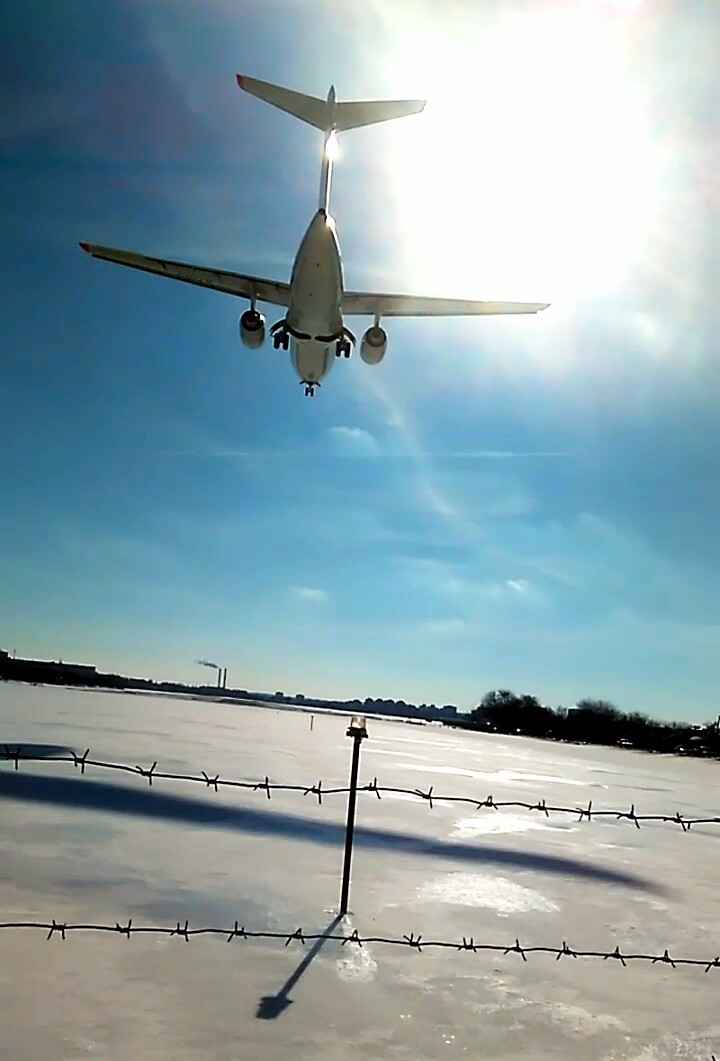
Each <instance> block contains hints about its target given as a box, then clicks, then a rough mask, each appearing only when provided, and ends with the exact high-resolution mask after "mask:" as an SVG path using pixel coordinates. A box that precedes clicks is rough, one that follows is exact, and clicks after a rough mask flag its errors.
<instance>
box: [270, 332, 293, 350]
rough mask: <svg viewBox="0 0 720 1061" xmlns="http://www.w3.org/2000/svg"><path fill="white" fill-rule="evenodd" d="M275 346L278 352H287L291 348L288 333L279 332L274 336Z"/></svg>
mask: <svg viewBox="0 0 720 1061" xmlns="http://www.w3.org/2000/svg"><path fill="white" fill-rule="evenodd" d="M273 346H274V347H275V349H276V350H280V349H281V348H282V349H283V350H287V349H288V347H289V346H290V336H289V334H288V333H287V332H283V331H279V332H275V334H274V335H273Z"/></svg>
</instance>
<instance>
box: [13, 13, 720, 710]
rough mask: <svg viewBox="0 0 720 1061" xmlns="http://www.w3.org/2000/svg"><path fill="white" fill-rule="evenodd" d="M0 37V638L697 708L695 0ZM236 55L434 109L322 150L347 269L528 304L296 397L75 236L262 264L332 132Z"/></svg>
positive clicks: (134, 662)
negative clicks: (278, 102)
mask: <svg viewBox="0 0 720 1061" xmlns="http://www.w3.org/2000/svg"><path fill="white" fill-rule="evenodd" d="M0 47H1V48H2V63H0V71H1V72H0V99H1V100H2V107H1V108H0V111H1V113H2V117H1V118H0V182H1V188H2V195H1V197H0V235H1V238H2V251H3V259H4V261H5V263H6V268H5V270H4V283H3V289H2V318H3V342H2V386H1V387H0V452H1V453H2V456H3V459H2V462H0V497H1V498H2V505H1V507H0V585H1V586H2V590H1V597H0V603H1V605H2V606H1V608H0V645H3V646H4V647H6V648H9V649H13V648H15V649H17V651H18V654H27V655H39V656H45V657H54V658H56V657H58V656H60V657H62V658H65V659H76V660H79V661H88V662H93V663H96V664H97V665H98V666H99V667H101V668H103V669H111V670H118V671H121V672H124V673H134V674H144V675H149V676H153V677H172V678H177V679H183V680H189V681H193V680H195V681H199V680H203V679H204V676H205V675H204V672H203V671H202V670H201V669H200V668H198V666H197V665H196V664H195V662H194V661H195V660H196V659H198V658H201V657H206V658H208V657H209V658H211V659H216V660H217V661H218V662H220V663H222V664H224V665H227V666H228V669H229V674H230V681H231V683H232V684H236V685H241V686H245V687H250V688H277V689H285V690H289V691H303V692H306V693H316V694H320V695H328V696H335V695H337V696H353V695H360V696H365V695H377V696H382V695H387V696H398V697H400V696H402V697H405V698H407V699H411V700H417V701H436V702H441V703H445V702H454V703H457V704H458V705H459V706H461V707H463V708H469V707H470V706H472V705H473V704H474V703H475V702H477V700H478V699H479V698H480V697H481V696H482V694H483V693H484V692H485V691H486V690H488V689H491V688H496V687H509V688H513V689H517V690H523V691H529V692H533V693H535V694H536V695H538V696H539V697H540V698H541V699H542V700H543V701H544V702H546V703H551V704H558V703H565V704H568V703H573V702H575V701H576V700H577V699H578V698H580V697H582V696H599V697H607V698H609V699H612V700H614V701H615V702H617V703H618V704H619V705H620V706H621V707H623V708H625V709H628V710H630V709H637V710H642V711H647V712H649V713H651V714H654V715H657V716H660V717H677V718H689V719H700V720H701V719H704V718H710V717H713V716H714V714H715V713H716V711H717V704H716V697H715V687H716V684H717V682H716V679H717V667H718V665H717V663H716V662H715V661H716V660H717V658H719V656H720V653H719V652H718V650H719V649H720V625H718V603H719V595H718V589H719V588H720V587H719V575H718V571H719V570H720V568H719V565H718V561H719V560H720V534H719V533H718V531H719V529H720V527H719V520H718V516H719V515H720V500H719V491H718V488H717V483H718V479H719V476H718V473H719V471H720V461H719V460H718V441H719V434H720V427H719V422H718V415H717V409H718V398H719V397H720V378H719V376H718V367H717V364H718V363H717V334H718V324H719V323H720V320H719V317H720V314H719V313H718V308H717V290H718V280H719V279H720V262H719V260H718V255H719V252H718V247H719V246H720V241H719V240H718V209H719V207H720V184H719V182H718V170H717V165H718V164H717V161H716V160H717V148H718V129H719V127H718V117H717V106H716V90H717V74H716V56H717V54H718V48H719V47H720V11H718V10H717V5H715V4H714V3H712V2H710V0H708V2H707V3H701V2H699V0H686V2H685V3H683V5H682V12H681V13H680V12H679V9H678V5H676V4H672V3H669V2H668V0H644V2H639V0H636V2H634V3H633V2H631V0H624V2H617V3H611V2H610V0H606V2H601V0H567V2H565V3H557V4H555V5H552V4H548V3H542V4H541V3H532V2H529V0H528V2H523V3H521V2H515V3H511V2H506V3H499V2H498V3H490V2H488V3H487V4H484V5H478V4H476V3H474V2H472V3H471V2H470V0H467V2H462V0H448V3H447V4H444V5H442V10H441V11H440V9H439V8H438V5H436V4H430V3H420V2H417V0H414V2H413V3H412V4H410V3H406V2H405V0H398V2H397V3H393V4H387V3H386V2H381V0H372V2H370V3H367V4H364V5H357V4H349V3H345V2H344V0H336V2H335V3H333V4H329V3H328V4H326V5H325V4H310V3H305V2H301V0H272V2H270V0H267V2H263V3H252V2H249V3H239V2H237V0H203V2H202V3H199V2H194V0H143V3H142V4H140V3H136V2H135V0H73V3H72V5H69V6H68V5H65V4H63V3H60V2H59V0H28V2H26V3H25V4H21V5H14V7H13V9H12V10H11V11H10V12H9V14H8V16H7V17H6V20H5V31H4V40H3V43H2V45H1V46H0ZM238 71H240V72H244V73H247V74H251V75H254V76H257V77H261V78H264V79H267V80H272V81H276V82H279V83H281V84H285V85H288V86H289V87H293V88H296V89H299V90H301V91H306V92H310V93H312V94H316V95H322V96H324V95H325V93H326V92H327V88H328V86H329V84H330V83H331V82H333V83H334V84H335V85H336V88H337V91H338V95H339V97H340V98H346V99H347V98H381V97H384V96H387V97H390V98H392V97H395V98H397V97H423V98H424V97H427V99H428V101H429V102H428V106H427V108H426V111H425V113H424V114H423V115H422V116H419V117H417V118H411V119H407V120H405V121H403V122H397V123H388V125H387V126H384V127H379V128H377V129H368V130H361V131H358V132H353V133H351V134H347V136H345V137H341V145H340V146H341V155H340V158H339V160H338V164H337V167H336V171H335V178H334V184H333V200H332V208H333V212H334V214H335V216H336V219H337V224H338V233H339V237H340V241H341V245H342V249H343V257H344V264H345V278H346V283H347V285H348V286H349V287H354V288H363V289H370V288H375V289H386V290H389V291H393V290H395V291H407V292H413V293H418V294H436V295H450V296H452V295H457V296H461V297H462V296H465V297H477V298H485V297H487V298H495V297H499V298H508V299H524V298H528V299H532V300H544V299H548V300H551V301H552V306H551V309H549V310H548V311H547V312H546V313H545V314H542V315H540V316H538V317H537V318H535V317H531V318H528V319H527V320H524V319H521V318H519V319H512V318H507V319H495V320H491V319H488V320H480V321H467V320H463V321H453V322H443V321H393V322H391V324H390V325H389V327H388V331H389V346H388V354H387V357H386V359H385V361H384V362H383V363H382V365H380V366H378V367H375V368H371V367H369V366H366V365H364V364H362V362H361V361H360V359H359V358H353V359H352V360H351V361H350V362H344V361H343V362H339V363H338V364H336V365H335V367H334V369H333V372H332V374H331V375H330V377H329V378H328V380H327V382H326V384H325V385H324V386H323V388H322V391H321V392H320V394H319V395H318V396H317V397H316V398H315V399H313V400H312V401H308V400H306V399H305V398H304V397H303V395H302V391H301V388H300V387H299V386H298V383H297V380H296V378H295V376H294V374H293V372H292V370H291V368H290V365H289V364H288V362H287V359H286V355H285V354H284V353H283V352H282V351H278V352H276V351H273V350H271V349H267V348H264V349H263V350H261V351H248V350H245V349H244V348H243V347H242V346H241V344H240V342H239V338H238V331H237V320H238V316H239V314H240V312H242V309H243V308H244V307H243V306H242V304H241V303H239V302H238V301H236V300H234V299H232V298H230V297H228V296H222V295H219V294H215V293H212V292H208V291H202V290H195V289H192V288H189V287H188V286H186V285H182V284H174V283H172V282H169V281H164V280H161V279H157V278H154V277H150V276H145V275H142V274H136V273H134V272H132V271H130V270H123V269H121V268H119V267H114V266H111V265H108V264H106V263H102V262H96V261H92V260H91V259H89V258H87V257H86V256H85V255H83V254H82V252H81V251H80V250H79V249H78V246H77V243H78V240H81V239H85V240H90V241H92V242H98V243H106V244H110V245H111V246H118V247H127V248H131V249H134V250H139V251H145V252H148V253H151V254H152V253H154V254H158V255H166V256H168V257H177V258H180V259H184V260H189V261H196V262H198V263H203V264H210V265H218V266H223V267H225V268H236V269H238V270H239V271H252V272H257V273H259V274H260V275H268V276H276V277H278V278H279V279H287V277H288V275H289V270H290V265H291V261H292V256H293V254H294V251H295V249H296V246H297V243H298V241H299V238H300V236H301V234H302V232H303V230H304V228H305V226H306V224H307V222H308V220H309V218H310V216H311V212H312V210H313V209H314V207H315V202H316V195H317V182H318V170H319V157H318V156H319V144H318V142H317V134H315V132H314V131H313V130H311V129H309V128H307V127H305V126H303V125H301V124H300V123H298V122H294V121H293V120H292V119H291V118H289V117H287V116H286V115H283V114H280V113H279V112H275V111H273V110H271V109H270V108H267V107H265V106H264V105H263V104H262V103H260V102H259V101H257V100H254V99H251V98H249V97H247V96H245V95H244V94H243V93H241V92H240V91H239V90H238V88H237V85H236V83H235V74H236V72H238ZM267 312H268V316H270V315H271V314H272V313H273V310H272V308H268V310H267ZM354 323H355V324H356V325H358V326H359V327H362V326H364V322H361V321H359V320H358V321H355V322H354Z"/></svg>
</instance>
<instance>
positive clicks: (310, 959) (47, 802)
mask: <svg viewBox="0 0 720 1061" xmlns="http://www.w3.org/2000/svg"><path fill="white" fill-rule="evenodd" d="M348 721H349V720H348V719H346V718H342V717H337V716H333V715H326V714H315V717H314V725H313V729H312V731H311V730H310V719H309V715H308V714H307V713H304V712H294V711H287V710H275V709H274V708H273V707H259V708H253V707H241V706H234V705H227V704H216V703H207V702H200V701H197V700H192V699H185V698H183V699H179V698H178V699H174V698H170V697H159V696H148V695H133V694H122V693H111V692H96V691H92V692H90V691H81V690H74V689H52V688H43V687H31V686H22V685H13V684H9V683H8V684H2V685H0V748H1V747H2V746H3V744H5V743H7V744H10V745H14V744H23V743H25V744H36V745H38V744H44V745H62V746H68V747H70V748H72V749H73V750H75V751H76V752H78V753H80V754H81V753H82V752H84V751H85V749H86V748H88V747H89V748H90V750H91V758H96V759H101V760H109V761H114V762H123V763H128V764H130V765H131V766H134V765H135V764H140V765H142V766H143V767H145V768H147V767H150V766H151V765H152V763H153V762H154V761H155V760H157V762H158V767H157V769H158V770H167V771H171V772H188V773H192V774H194V775H198V774H199V773H200V771H202V770H205V771H206V772H207V774H208V775H209V776H214V775H215V774H218V773H219V775H220V777H222V778H233V779H237V780H249V781H257V780H262V779H264V778H265V776H266V775H267V776H268V777H269V778H270V781H271V782H287V783H297V784H306V785H311V784H315V783H317V781H318V780H319V779H320V778H322V781H323V788H328V787H331V786H333V785H340V786H342V785H346V784H347V777H348V771H349V763H350V751H351V741H350V740H349V739H348V738H347V737H346V736H345V730H346V727H347V724H348ZM368 731H369V737H368V739H367V740H366V741H365V742H364V743H363V747H362V756H361V771H360V775H361V777H360V779H361V783H362V782H367V781H371V780H372V778H373V777H375V776H376V775H377V778H378V782H379V784H381V785H383V784H385V785H389V786H398V787H402V788H416V787H417V788H422V789H424V790H425V791H427V789H428V788H429V787H430V786H431V785H432V786H434V793H435V794H442V793H443V792H444V793H446V794H451V795H460V796H468V797H471V798H476V799H478V800H484V799H485V798H486V797H487V796H488V795H492V796H493V797H494V798H495V799H496V800H502V799H509V800H512V799H517V800H523V801H527V802H536V801H537V800H539V799H541V798H543V797H544V798H546V799H547V801H548V803H549V804H559V805H569V806H575V805H578V806H586V805H587V803H588V800H590V799H592V801H593V806H594V807H595V808H597V809H600V808H602V807H612V808H618V809H623V810H627V809H629V807H630V805H631V804H632V803H634V804H635V807H636V810H637V812H638V813H660V812H667V813H674V812H675V811H677V810H679V811H680V812H681V813H683V814H687V815H692V816H698V817H699V816H703V815H705V816H713V815H716V814H718V813H719V808H718V803H719V802H720V801H718V780H719V779H720V773H719V772H718V764H717V763H715V762H709V761H706V760H690V759H680V758H673V757H666V756H650V755H643V754H641V753H634V752H628V751H619V750H615V749H601V748H592V747H574V746H565V745H555V744H550V743H543V742H539V741H531V740H525V739H522V738H512V737H505V736H503V737H499V736H489V735H484V734H483V735H481V734H473V733H464V732H460V731H454V730H448V729H444V728H440V727H438V726H426V727H409V726H407V725H406V724H403V723H402V722H397V721H391V722H390V721H381V720H376V719H374V718H372V717H369V718H368ZM0 796H2V800H0V808H1V809H0V921H16V920H39V921H48V920H52V918H55V919H56V920H57V921H59V922H68V923H73V922H83V923H98V924H113V925H114V924H115V923H116V922H124V923H127V920H128V918H132V919H133V923H134V924H136V925H137V924H156V925H174V924H175V923H176V922H177V921H178V920H180V921H181V922H182V923H183V924H184V922H185V920H186V919H187V920H189V922H190V927H191V928H192V927H200V926H206V925H209V926H218V927H221V926H222V927H225V926H228V927H232V925H233V923H234V922H235V920H237V921H238V922H240V923H241V924H245V926H246V927H247V928H254V929H262V930H270V931H274V930H283V931H284V930H288V931H289V932H292V931H294V930H295V929H296V928H297V927H298V926H301V927H302V928H303V929H304V930H305V931H307V932H322V931H324V930H325V929H326V928H327V927H328V926H329V925H331V924H332V923H333V920H334V918H335V914H336V911H337V904H338V898H339V892H340V870H341V865H342V850H343V838H344V817H345V809H346V803H345V797H344V796H328V797H326V798H324V799H323V803H322V805H321V806H319V805H318V802H317V799H316V798H314V797H313V796H312V795H310V796H307V797H303V796H302V795H301V794H298V793H276V794H273V796H272V799H271V800H270V801H268V799H267V795H266V794H265V793H263V792H250V791H247V790H239V789H230V788H222V787H221V788H220V791H219V792H218V793H215V792H214V791H213V789H212V788H209V789H208V788H206V787H204V786H201V785H194V784H190V783H187V782H185V783H184V782H178V781H168V780H162V779H160V780H156V781H154V782H153V785H152V788H151V787H150V786H149V785H148V782H147V780H144V779H143V778H141V777H140V776H136V775H134V774H123V773H116V772H114V771H112V772H111V771H104V770H99V769H94V768H88V770H87V771H86V775H85V776H84V777H81V776H80V771H79V770H76V769H75V768H74V767H73V766H72V765H71V764H68V763H53V762H51V761H43V762H36V763H21V764H20V769H19V771H18V772H17V773H16V772H15V769H14V764H13V763H12V762H0ZM719 871H720V826H718V825H707V826H696V827H694V828H693V829H692V830H691V831H690V832H689V833H683V832H682V830H681V829H680V828H679V827H678V826H677V825H670V824H662V823H658V824H648V825H644V826H643V827H642V828H641V829H640V830H638V829H636V828H635V826H634V825H633V824H632V823H631V822H628V821H619V822H618V821H616V820H614V819H606V820H601V821H593V822H590V823H588V822H578V821H577V819H576V818H575V817H573V816H569V815H555V814H553V815H552V816H551V817H549V818H546V817H545V816H544V815H542V814H539V813H537V812H526V811H524V810H522V809H516V808H514V809H509V810H501V811H497V810H493V809H490V808H482V809H477V808H475V807H474V806H473V805H472V804H470V803H459V804H452V803H450V804H443V803H438V802H436V803H434V805H433V807H432V809H431V808H430V807H429V806H428V804H427V803H424V802H421V801H420V800H417V799H415V798H414V797H408V796H403V795H402V794H397V795H395V796H391V795H389V794H386V795H383V797H382V799H380V800H378V798H377V796H375V795H373V794H371V793H361V794H360V796H359V798H358V819H357V831H356V844H355V851H354V858H353V878H352V889H351V893H350V906H351V915H350V916H349V917H348V919H347V922H346V923H345V924H340V925H339V926H337V927H336V928H335V931H344V932H348V933H349V932H350V931H352V929H353V928H356V929H357V930H358V932H359V933H360V935H361V936H362V935H388V936H393V937H401V936H402V935H405V934H409V933H411V932H413V933H416V934H417V933H421V934H422V936H423V938H424V939H448V940H457V941H458V942H459V941H460V940H461V939H462V937H463V936H465V937H468V938H469V937H473V938H474V940H475V942H490V943H502V944H509V945H511V944H513V943H514V942H515V939H516V937H517V938H519V939H520V941H521V943H523V944H527V945H533V944H534V945H551V946H559V945H561V944H562V941H563V940H567V942H568V944H569V945H570V946H574V947H577V948H579V949H598V950H612V949H614V947H615V946H616V945H617V944H619V945H620V947H621V949H622V950H624V951H630V952H632V951H636V952H644V953H658V954H662V953H663V951H664V950H665V948H666V947H667V948H668V949H669V951H670V954H671V955H674V956H682V957H701V958H708V959H712V958H714V957H715V955H716V954H717V953H719V952H720V904H719V903H718V901H717V878H718V874H719ZM719 993H720V969H718V970H715V969H712V970H711V971H710V972H709V973H707V974H705V972H704V971H703V970H702V969H695V968H692V969H684V968H678V969H677V970H673V969H671V968H669V967H667V966H659V965H655V966H651V965H648V964H645V963H631V964H629V965H628V967H627V968H623V967H622V966H621V965H620V964H619V963H618V962H616V961H606V962H603V961H601V960H591V959H577V960H576V959H572V958H563V959H562V960H561V961H559V962H557V961H555V959H554V958H553V957H552V956H548V955H530V956H529V957H528V961H527V962H523V960H522V958H521V957H520V956H519V955H517V954H509V955H507V956H504V955H502V954H487V953H485V954H483V953H477V954H473V953H459V952H457V951H452V950H431V949H430V950H426V951H423V952H422V953H417V952H415V951H411V950H409V949H407V948H403V947H390V946H385V945H382V944H368V945H366V946H364V947H363V948H362V949H359V948H357V947H356V946H353V945H348V946H345V947H340V945H339V944H337V943H334V942H327V943H325V944H324V945H322V946H320V947H319V948H318V947H315V948H312V949H311V947H310V945H307V946H305V947H303V946H302V945H301V944H300V943H299V942H292V943H290V944H289V945H288V946H287V947H285V946H284V945H283V944H282V943H278V942H273V941H271V942H267V941H249V940H233V941H232V942H231V943H229V944H228V943H226V942H225V941H224V940H223V939H222V937H201V938H197V939H192V940H191V942H190V943H189V944H186V943H185V942H184V941H183V940H182V939H177V938H167V937H150V936H147V937H145V936H134V937H133V938H132V939H130V940H127V939H122V938H120V937H118V936H116V935H107V936H105V935H100V934H95V933H92V934H91V933H88V934H84V933H82V934H81V933H77V934H69V935H68V938H67V940H66V941H65V942H63V941H62V940H61V939H60V938H58V937H55V938H53V939H52V940H50V941H47V940H46V939H45V934H43V933H42V932H34V931H29V930H28V931H25V930H5V931H2V932H0V1000H1V1001H2V1012H3V1015H4V1019H3V1021H2V1022H0V1056H1V1057H6V1056H7V1057H12V1058H13V1059H17V1061H26V1059H36V1058H37V1059H40V1058H42V1059H47V1058H52V1059H65V1058H67V1059H70V1058H77V1057H79V1056H86V1055H87V1056H91V1057H98V1058H131V1057H138V1058H140V1057H142V1058H147V1059H154V1058H158V1059H166V1058H167V1059H170V1058H173V1059H176V1061H179V1059H195V1058H204V1059H207V1058H211V1059H228V1061H229V1059H231V1058H232V1059H236V1058H251V1059H252V1058H262V1059H274V1058H286V1057H293V1058H308V1059H321V1061H325V1059H327V1061H329V1059H348V1061H356V1059H357V1061H359V1059H369V1058H390V1059H408V1061H409V1059H425V1058H428V1059H429V1058H433V1059H434V1058H438V1057H448V1058H453V1057H461V1056H462V1057H468V1058H480V1057H482V1058H489V1059H510V1058H512V1059H517V1058H521V1057H522V1058H523V1059H526V1058H527V1059H530V1061H546V1059H547V1061H549V1059H551V1058H552V1059H553V1061H555V1059H570V1058H572V1059H587V1061H600V1059H608V1061H610V1059H613V1061H621V1059H622V1061H670V1059H675V1058H678V1059H679V1058H683V1059H702V1061H709V1058H710V1056H711V1054H712V1052H713V1051H714V1052H715V1053H716V1054H718V1055H720V1016H719V1015H718V1014H719V1013H720V1007H719V1006H718V997H719Z"/></svg>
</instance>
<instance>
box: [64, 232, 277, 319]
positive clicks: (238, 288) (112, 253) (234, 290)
mask: <svg viewBox="0 0 720 1061" xmlns="http://www.w3.org/2000/svg"><path fill="white" fill-rule="evenodd" d="M80 246H81V247H82V249H83V250H84V251H87V253H88V254H91V255H92V256H93V258H102V259H103V260H104V261H106V262H115V263H116V264H117V265H127V266H129V267H130V268H131V269H141V270H142V271H143V272H145V273H155V274H156V276H167V277H169V278H170V279H171V280H182V281H183V283H186V284H197V286H198V287H209V288H212V290H213V291H222V292H224V293H225V294H227V295H238V296H240V297H241V298H253V297H254V298H256V299H258V301H259V302H271V303H273V305H275V306H289V305H290V285H289V284H283V283H281V282H280V281H279V280H263V279H262V278H261V277H259V276H244V275H243V274H242V273H231V272H228V271H227V270H225V269H209V268H207V267H206V266H203V265H188V264H187V263H185V262H172V261H169V260H167V259H166V258H148V257H146V256H145V255H144V254H136V253H135V252H134V251H123V250H117V249H116V248H114V247H99V246H97V244H94V243H81V244H80Z"/></svg>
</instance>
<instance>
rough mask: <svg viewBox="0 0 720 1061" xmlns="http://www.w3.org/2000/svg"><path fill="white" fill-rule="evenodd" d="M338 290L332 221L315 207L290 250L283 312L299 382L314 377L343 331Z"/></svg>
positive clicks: (328, 363) (339, 269)
mask: <svg viewBox="0 0 720 1061" xmlns="http://www.w3.org/2000/svg"><path fill="white" fill-rule="evenodd" d="M342 294H343V274H342V261H341V258H340V246H339V244H338V240H337V235H336V233H335V222H334V221H333V219H332V217H330V215H329V214H327V213H326V211H325V210H323V209H320V210H318V211H317V213H316V214H315V216H314V217H313V219H312V221H311V222H310V224H309V225H308V228H307V231H306V232H305V235H304V236H303V238H302V241H301V243H300V246H299V248H298V252H297V254H296V256H295V261H294V263H293V268H292V275H291V277H290V305H289V308H288V312H287V316H286V318H285V319H286V322H287V326H288V331H289V332H290V335H291V345H290V356H291V358H292V362H293V365H294V366H295V370H296V372H297V374H298V376H299V377H300V379H301V380H303V382H305V383H319V382H320V380H321V379H322V378H323V377H324V376H326V375H327V373H328V372H329V371H330V368H331V366H332V363H333V361H334V359H335V346H336V342H337V340H338V339H340V338H341V337H342V334H343V320H342V313H341V309H340V303H341V300H342Z"/></svg>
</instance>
